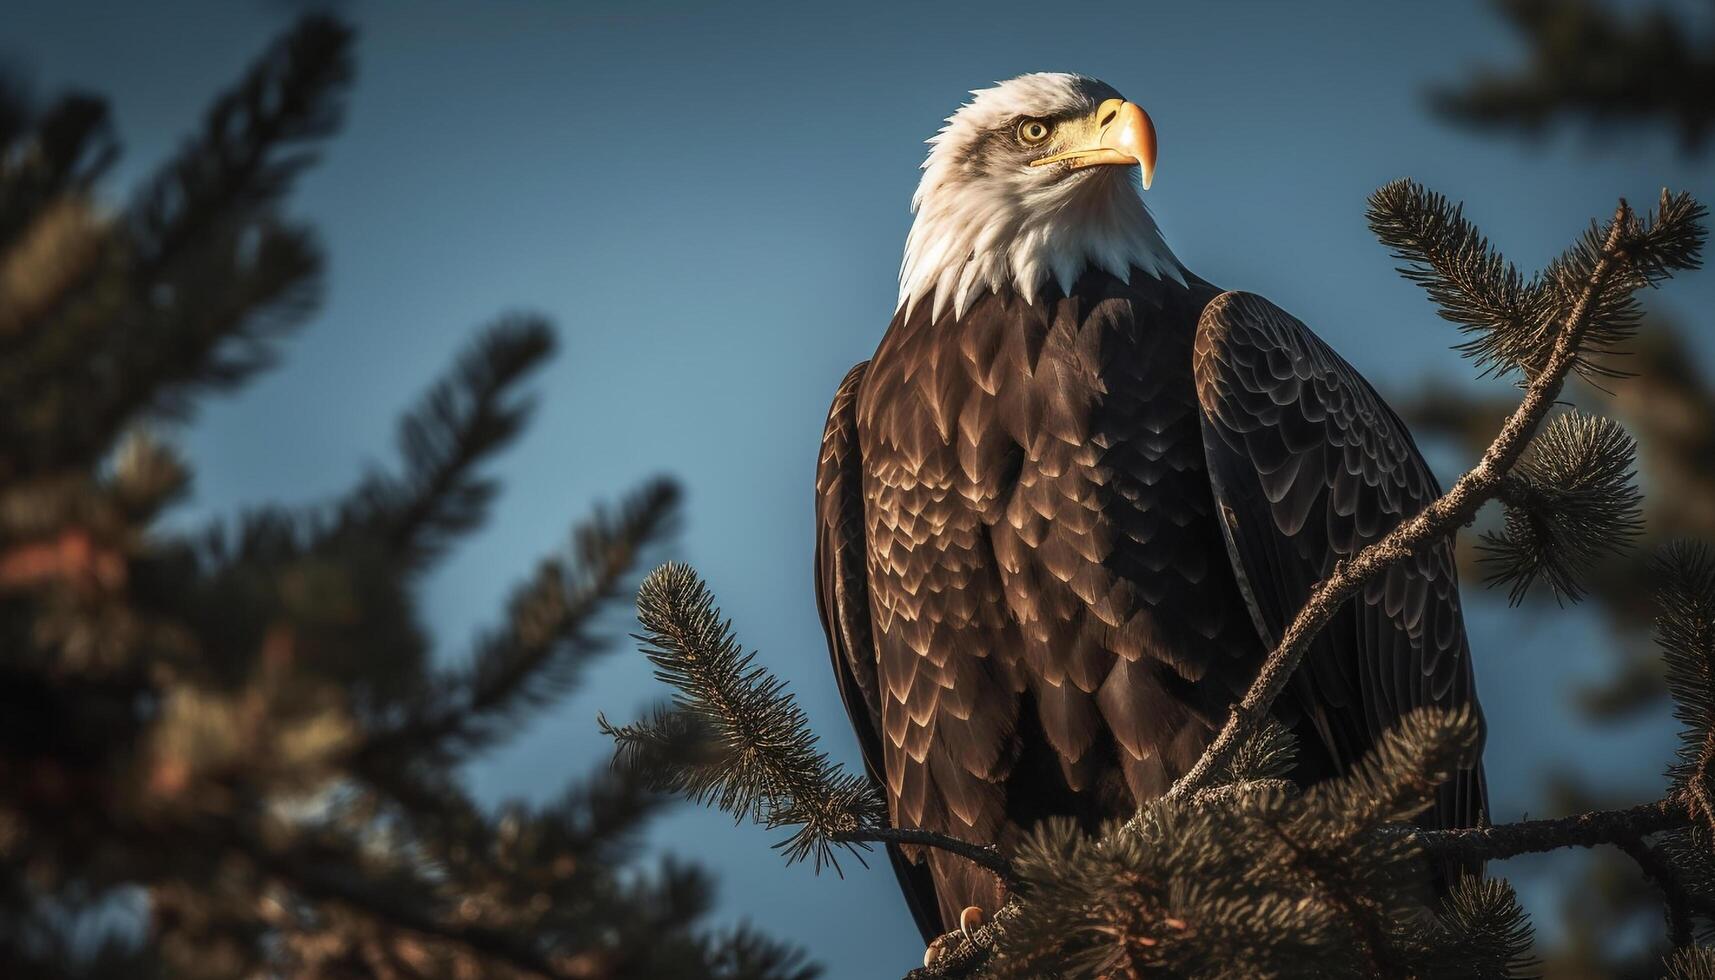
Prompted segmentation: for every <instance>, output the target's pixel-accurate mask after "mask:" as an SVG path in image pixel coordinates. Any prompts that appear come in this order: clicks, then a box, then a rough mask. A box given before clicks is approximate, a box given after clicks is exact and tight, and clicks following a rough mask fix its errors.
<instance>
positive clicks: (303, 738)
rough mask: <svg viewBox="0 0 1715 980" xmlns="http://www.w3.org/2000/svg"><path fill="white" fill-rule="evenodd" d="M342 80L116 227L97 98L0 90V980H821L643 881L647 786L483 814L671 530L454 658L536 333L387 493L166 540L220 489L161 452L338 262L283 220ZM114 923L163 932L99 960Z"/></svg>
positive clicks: (532, 581) (624, 526)
mask: <svg viewBox="0 0 1715 980" xmlns="http://www.w3.org/2000/svg"><path fill="white" fill-rule="evenodd" d="M350 49H351V31H350V29H349V28H348V27H347V26H345V25H344V24H342V23H340V22H338V21H336V20H333V19H329V18H326V17H307V18H305V19H303V20H302V21H300V22H299V23H298V25H297V26H296V27H294V28H293V29H292V30H291V31H289V32H288V33H287V34H286V35H285V36H284V37H282V38H281V39H280V40H279V41H278V42H277V43H276V44H275V45H273V46H272V47H271V48H270V49H269V50H268V51H267V52H266V53H265V54H264V55H263V56H262V57H261V58H260V60H259V61H258V62H257V63H256V64H255V66H254V67H253V68H252V69H251V70H250V71H249V72H248V73H247V74H246V75H245V76H244V77H243V79H242V80H240V81H239V83H238V84H237V85H236V86H235V87H234V88H233V89H232V90H230V91H229V92H227V93H226V94H224V95H222V96H221V97H220V98H218V99H217V100H216V101H215V102H214V104H213V106H212V107H211V108H210V109H209V111H208V113H207V115H206V117H205V119H204V122H203V125H202V128H201V130H200V131H199V132H198V133H197V134H195V135H194V136H193V137H192V138H191V139H189V140H188V141H187V142H186V143H185V144H184V146H183V148H182V149H181V150H180V151H179V153H178V154H177V156H176V157H174V158H173V159H172V160H171V161H170V162H169V163H168V164H167V165H166V166H165V167H164V168H163V169H162V170H161V171H160V172H159V174H158V175H157V176H155V177H154V178H153V179H152V180H150V181H148V182H147V183H146V184H145V185H144V186H143V188H142V189H141V191H140V192H139V193H138V194H137V195H136V196H135V198H134V199H133V201H132V202H131V204H130V205H129V206H128V207H125V208H123V209H121V210H118V211H111V210H108V209H105V208H103V207H102V206H101V205H100V204H98V203H97V202H96V199H95V191H96V187H97V183H98V181H99V180H100V179H101V178H102V175H103V173H104V171H105V170H106V169H107V168H108V165H109V164H111V163H112V161H113V160H114V159H115V157H116V155H117V153H118V145H117V143H116V141H115V139H114V137H113V134H112V131H111V128H110V125H109V120H108V117H107V112H106V108H105V106H104V104H103V102H102V101H101V100H100V99H97V98H94V97H90V96H85V95H73V96H69V97H66V98H63V99H60V100H59V101H57V102H55V103H53V104H51V105H48V106H46V107H39V106H37V105H35V104H33V103H32V102H31V101H30V100H29V99H28V98H26V97H25V96H24V95H22V94H21V91H20V90H19V88H18V87H17V86H15V85H10V84H0V651H3V652H0V976H6V977H31V978H34V977H50V978H51V977H79V976H89V977H125V978H138V977H149V976H173V977H191V978H194V977H210V978H213V977H235V976H270V977H275V976H278V977H422V978H454V977H459V978H464V977H475V976H483V977H514V976H516V977H527V976H528V977H536V976H543V977H568V978H573V977H575V978H662V977H685V978H730V980H740V978H756V980H764V978H781V980H788V978H793V980H798V978H808V977H810V976H812V975H813V974H814V972H815V971H814V970H812V969H810V968H808V967H806V966H805V965H804V962H803V959H802V957H801V955H800V954H799V953H797V952H796V951H794V950H791V949H788V948H785V947H781V946H779V945H776V944H774V943H772V942H770V941H768V940H765V939H763V938H761V937H759V936H758V935H756V934H754V933H752V932H749V931H747V930H743V929H740V930H737V931H729V932H724V933H715V932H711V931H710V930H708V929H705V928H703V927H702V926H700V925H699V920H700V918H701V917H702V916H703V915H704V913H705V912H706V911H707V910H708V908H709V903H710V894H711V892H710V886H709V882H708V880H707V879H706V878H705V877H704V876H703V875H702V874H701V873H700V872H699V871H697V870H696V869H695V868H691V867H687V866H684V865H678V864H673V863H668V864H665V865H664V866H662V867H661V868H660V869H658V870H656V871H654V872H645V871H642V870H639V869H637V868H635V867H634V866H632V865H631V864H630V863H629V862H630V858H631V857H632V856H633V855H634V854H635V851H636V846H637V843H638V840H637V835H638V832H639V830H640V829H641V827H642V826H643V824H644V823H645V821H646V820H647V819H648V818H649V817H650V816H651V815H652V814H653V813H655V812H656V810H657V809H658V806H659V803H658V800H657V798H656V797H654V796H652V795H650V794H649V792H648V791H647V790H646V789H645V787H644V785H643V780H642V778H641V776H640V774H639V773H638V772H637V771H636V770H635V769H630V768H616V769H612V770H607V769H604V770H602V771H600V772H598V773H596V774H595V775H592V776H590V777H588V778H586V779H584V780H582V781H580V782H577V783H574V784H573V785H572V786H570V787H569V788H568V789H567V790H566V792H565V793H564V795H563V796H562V797H561V798H560V799H559V800H558V801H557V802H554V803H552V804H549V805H546V806H540V807H525V806H508V807H505V808H503V809H502V810H501V811H500V812H499V813H491V812H488V811H485V810H484V809H483V808H482V807H480V806H478V805H477V804H476V803H475V802H474V801H473V800H472V799H470V797H469V796H468V795H467V794H466V792H465V791H464V790H463V788H462V787H461V786H460V783H459V780H458V778H457V776H456V773H457V769H458V767H459V766H461V765H463V764H464V763H465V762H466V761H468V760H469V759H471V758H473V757H474V756H476V755H477V754H478V753H480V752H482V751H483V750H485V749H489V748H492V747H493V746H495V745H497V744H498V743H500V742H501V741H503V740H504V739H505V738H506V737H507V735H508V734H510V733H511V732H512V731H514V730H515V729H516V728H517V727H518V725H519V724H521V723H522V722H523V721H524V720H525V719H526V717H527V716H528V715H529V714H530V712H531V711H532V710H533V709H536V708H539V707H541V706H543V705H545V704H547V703H549V702H550V701H551V700H552V699H554V698H555V697H557V696H559V695H560V694H562V693H564V692H565V691H566V690H567V688H568V687H569V686H571V685H572V684H573V683H575V682H576V679H577V674H578V672H579V670H580V668H582V667H583V666H584V665H585V664H587V663H588V662H589V661H590V659H591V658H592V657H594V656H596V655H597V654H598V653H600V652H601V651H602V650H604V649H605V648H606V646H607V644H606V643H605V642H604V641H603V640H602V639H601V638H600V637H599V636H598V634H597V633H596V632H595V629H594V626H595V624H596V622H597V620H598V617H600V616H601V615H603V614H605V613H607V612H609V611H610V610H613V609H614V608H616V606H617V604H616V602H615V600H616V599H617V598H618V597H620V596H622V595H624V594H625V593H627V592H628V591H629V588H630V583H631V581H632V575H633V569H634V568H635V566H636V565H637V564H638V562H639V560H640V558H641V556H643V555H644V554H646V553H647V552H648V551H649V550H650V549H651V548H652V547H653V546H655V545H657V544H658V543H659V542H661V541H662V539H663V538H664V536H665V535H666V534H667V533H668V532H669V530H670V528H671V526H672V524H673V519H674V514H675V509H676V499H677V490H676V488H675V487H674V485H673V484H672V483H670V482H668V481H665V480H659V481H655V482H652V483H649V484H647V485H645V486H642V487H640V488H638V489H636V490H635V491H633V492H631V493H630V494H628V495H627V496H626V497H625V498H624V500H623V501H622V502H621V503H620V505H619V506H617V507H615V508H614V509H612V510H611V511H601V512H598V513H597V514H595V515H594V516H593V517H591V518H590V519H589V520H587V521H585V522H584V523H583V524H581V525H580V526H579V527H578V528H577V529H576V530H575V532H574V533H573V535H572V539H571V543H570V546H569V547H568V548H567V549H566V551H565V553H563V554H561V555H559V556H557V557H554V558H550V559H548V560H546V561H544V562H543V563H542V564H541V565H540V567H539V568H538V569H537V571H536V572H535V574H534V575H533V576H532V577H530V578H529V579H528V580H527V581H526V582H525V583H524V584H523V585H522V586H520V587H519V588H518V590H517V591H516V593H515V594H514V597H513V599H512V601H511V603H510V605H509V607H508V608H507V610H506V611H505V613H504V615H503V616H502V617H501V618H500V622H499V624H498V625H496V626H495V627H493V628H492V629H490V630H489V631H488V632H487V633H486V634H484V635H483V636H482V637H481V638H480V639H479V641H478V643H477V645H476V649H475V650H474V652H473V653H472V654H471V656H470V658H469V661H468V663H466V664H465V665H463V666H458V667H453V668H441V667H437V666H435V665H434V664H433V663H431V661H430V656H429V650H430V643H429V640H428V638H427V637H426V636H425V635H424V630H423V625H422V622H421V617H420V614H419V610H418V607H417V591H416V589H417V585H418V583H419V581H420V580H421V577H422V575H423V573H424V571H425V570H426V569H428V568H429V567H431V566H432V565H433V564H434V563H435V562H436V561H437V560H439V559H440V558H441V557H442V556H444V555H445V553H446V552H447V550H448V549H449V548H450V547H451V546H452V545H453V544H454V543H455V542H456V541H457V540H458V539H459V537H460V536H461V535H463V534H465V533H466V532H468V531H470V530H471V529H472V528H474V527H476V526H477V525H478V524H479V523H480V522H481V521H482V519H483V517H484V515H485V513H486V511H487V509H488V506H489V504H490V502H491V500H492V498H493V495H494V491H495V485H494V483H493V481H492V480H491V479H490V478H489V477H488V476H487V475H485V473H484V464H485V462H486V461H487V460H488V458H489V457H490V456H492V455H493V453H494V452H495V451H496V450H498V449H500V448H501V447H503V446H504V445H506V444H507V443H508V442H509V441H510V440H511V439H512V437H513V436H514V435H515V434H516V433H517V432H518V430H519V428H520V427H521V426H522V425H523V423H524V422H525V420H526V418H527V416H528V414H529V407H530V402H529V400H528V399H527V398H525V397H523V396H521V395H520V394H519V392H518V388H519V384H520V382H521V381H523V380H524V379H525V377H526V376H527V375H529V374H530V372H531V371H532V370H533V369H534V368H535V367H536V366H537V365H539V364H540V363H541V362H542V361H543V360H544V358H546V357H547V356H549V354H550V353H551V351H552V348H553V337H552V334H551V333H550V331H549V329H548V327H547V325H546V324H545V323H544V322H543V321H542V320H541V319H539V318H537V317H533V316H522V315H519V316H509V317H503V318H501V319H500V320H498V321H497V322H496V323H495V324H493V325H492V326H490V327H489V328H487V329H486V330H485V331H484V332H483V333H482V334H481V335H480V336H479V337H478V339H477V340H476V342H475V343H473V344H472V345H471V347H470V348H469V349H468V350H467V352H466V353H465V354H464V355H463V357H462V358H461V359H460V360H459V362H458V363H457V364H456V365H455V366H454V368H453V370H452V371H451V372H450V373H449V374H448V375H447V376H446V377H445V378H443V379H442V380H441V381H440V382H438V383H437V384H435V385H434V386H433V387H431V388H430V389H429V391H428V392H427V394H426V395H425V396H424V397H423V399H422V400H421V402H420V403H419V404H418V405H417V406H416V407H415V408H414V409H413V410H411V411H410V412H409V413H408V414H407V415H406V416H405V418H404V420H403V422H402V423H401V425H400V429H399V440H398V441H399V451H400V455H401V457H402V460H401V463H400V464H399V466H398V468H397V469H396V470H395V471H390V472H374V473H371V474H369V475H368V476H366V477H365V478H364V479H362V480H361V481H360V482H359V483H358V484H357V485H356V487H355V488H354V489H353V490H352V491H351V492H350V493H349V494H348V495H346V496H345V497H344V498H343V499H340V500H337V501H332V502H330V503H328V504H326V505H325V506H321V507H315V508H311V509H308V510H286V509H282V508H278V507H264V508H261V509H258V510H255V511H253V512H250V513H248V514H246V515H244V516H243V517H242V518H241V519H239V520H238V521H237V522H236V523H235V524H234V525H233V526H223V527H216V528H212V529H210V530H208V531H206V532H204V533H200V534H189V535H187V534H178V533H169V532H166V531H164V530H162V529H161V528H160V527H159V524H158V518H159V517H160V516H161V514H162V513H163V512H164V511H165V510H166V509H167V508H169V507H170V506H171V505H172V504H173V503H174V502H175V501H177V500H179V499H180V498H181V497H182V495H183V494H184V493H185V491H186V489H187V488H188V486H189V485H190V480H191V475H190V469H189V467H188V466H187V464H186V463H185V462H184V461H183V460H181V459H180V458H179V457H178V456H176V455H175V454H174V453H173V452H172V450H171V449H170V448H169V447H167V446H166V445H164V444H162V443H161V442H160V441H158V440H157V439H156V438H155V437H153V436H151V435H150V431H149V421H150V420H151V419H155V418H160V417H163V416H183V415H184V414H185V413H187V412H189V411H190V410H191V409H192V408H194V407H195V405H196V402H197V398H198V396H199V395H200V394H202V393H204V392H207V391H210V390H213V389H218V388H230V387H232V386H235V385H238V384H241V383H243V382H244V381H246V380H247V379H249V378H250V377H252V376H253V375H254V374H255V373H256V372H257V371H258V370H260V369H262V368H264V367H266V366H267V365H268V364H270V363H271V362H272V361H273V359H274V357H275V356H276V354H277V352H278V344H279V341H280V339H281V338H282V337H283V336H284V335H285V334H286V333H287V332H288V331H289V330H290V329H291V328H292V327H294V326H295V325H297V324H298V323H301V322H302V321H303V320H304V318H305V317H306V316H307V315H308V314H309V313H310V312H311V311H312V310H313V309H314V307H315V301H316V298H317V294H318V291H319V286H320V282H321V278H320V272H321V267H322V256H321V253H320V252H319V250H318V249H317V246H316V243H315V238H314V236H313V234H312V233H311V231H310V230H309V229H308V228H305V227H303V226H302V225H300V224H297V223H295V222H294V221H292V220H290V219H289V218H287V217H286V216H285V215H284V214H283V213H282V211H281V207H280V206H281V204H282V202H283V200H284V198H285V197H286V195H287V193H288V191H289V190H290V189H291V187H292V184H293V180H294V178H295V177H296V176H297V175H298V174H299V172H301V171H302V170H303V169H304V168H305V167H306V166H308V165H309V164H310V163H311V162H312V161H313V160H314V156H315V152H316V150H317V148H318V147H319V145H320V143H321V142H322V141H323V140H325V139H326V138H327V137H328V136H329V135H331V134H332V133H333V132H334V130H335V129H336V128H337V125H338V122H339V117H340V107H341V100H342V96H343V94H344V92H345V90H346V88H347V86H348V85H349V83H350V80H351V77H352V62H351V51H350ZM92 909H93V910H96V911H97V912H99V911H102V910H105V911H107V912H108V913H113V912H115V911H125V910H129V911H132V912H136V913H137V914H138V916H140V917H141V918H142V919H144V920H146V921H145V922H144V923H143V925H142V926H141V928H140V930H139V932H140V934H138V935H131V936H124V935H121V936H116V937H112V938H107V939H105V940H102V939H100V937H99V934H97V936H96V937H95V938H91V931H90V929H89V928H88V926H89V924H90V923H89V913H90V910H92ZM109 917H111V916H109Z"/></svg>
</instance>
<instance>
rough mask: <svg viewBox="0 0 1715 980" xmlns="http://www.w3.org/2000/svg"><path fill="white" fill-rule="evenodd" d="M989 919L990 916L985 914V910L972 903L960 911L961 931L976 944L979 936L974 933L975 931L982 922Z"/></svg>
mask: <svg viewBox="0 0 1715 980" xmlns="http://www.w3.org/2000/svg"><path fill="white" fill-rule="evenodd" d="M987 921H988V916H987V915H986V914H984V912H983V910H982V909H981V908H980V907H978V906H975V905H972V906H970V907H969V908H967V909H965V910H964V911H963V912H960V913H959V932H961V933H963V934H964V937H965V938H966V939H968V940H970V941H971V942H972V943H973V944H974V943H975V942H976V941H977V937H976V936H975V935H973V933H975V932H976V931H977V930H978V929H979V928H981V927H982V924H983V923H984V922H987Z"/></svg>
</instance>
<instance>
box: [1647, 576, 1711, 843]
mask: <svg viewBox="0 0 1715 980" xmlns="http://www.w3.org/2000/svg"><path fill="white" fill-rule="evenodd" d="M1656 570H1657V574H1658V575H1659V576H1660V579H1661V582H1662V589H1661V592H1660V596H1659V601H1660V607H1661V612H1660V615H1658V616H1657V618H1656V629H1655V637H1656V644H1657V645H1658V646H1660V647H1661V650H1662V656H1663V659H1664V660H1665V661H1666V663H1667V687H1668V692H1669V693H1670V694H1671V695H1672V696H1673V712H1674V717H1675V718H1677V719H1678V720H1679V722H1680V725H1681V731H1680V745H1679V752H1678V758H1677V760H1676V761H1675V763H1674V764H1673V766H1671V767H1670V768H1669V769H1668V778H1669V779H1671V780H1672V781H1673V785H1674V786H1675V787H1676V788H1677V789H1678V790H1679V791H1680V792H1681V793H1683V794H1684V795H1685V797H1686V799H1687V800H1689V801H1690V803H1691V805H1692V810H1693V813H1694V815H1695V816H1696V818H1697V820H1698V822H1699V823H1700V824H1701V825H1702V827H1703V828H1704V829H1706V830H1710V831H1715V554H1712V553H1711V551H1710V549H1709V548H1708V547H1707V546H1704V545H1692V544H1689V543H1685V542H1678V543H1675V544H1673V545H1671V546H1669V547H1668V548H1667V550H1666V551H1665V552H1663V554H1662V556H1661V558H1660V559H1659V560H1658V562H1657V564H1656Z"/></svg>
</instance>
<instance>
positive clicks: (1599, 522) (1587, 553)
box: [1480, 411, 1643, 605]
mask: <svg viewBox="0 0 1715 980" xmlns="http://www.w3.org/2000/svg"><path fill="white" fill-rule="evenodd" d="M1636 467H1637V443H1636V442H1634V441H1633V440H1632V438H1631V436H1629V435H1627V434H1626V431H1625V430H1624V429H1622V428H1620V426H1619V425H1618V424H1616V423H1614V422H1612V421H1609V420H1608V419H1604V418H1601V417H1599V416H1591V415H1584V414H1581V413H1579V412H1576V411H1574V412H1567V413H1566V414H1564V415H1558V416H1555V417H1554V418H1553V419H1552V420H1551V421H1550V422H1549V423H1548V425H1546V426H1545V427H1544V428H1543V431H1542V434H1541V435H1539V436H1537V437H1536V439H1535V441H1533V442H1532V443H1531V446H1530V450H1529V451H1528V452H1527V453H1526V454H1525V455H1524V457H1523V458H1522V459H1520V460H1519V462H1518V465H1517V466H1516V467H1514V468H1513V472H1512V473H1510V474H1508V475H1507V477H1506V479H1504V480H1502V481H1501V487H1500V493H1499V496H1500V498H1501V499H1502V500H1503V501H1504V502H1505V503H1506V505H1507V515H1506V526H1505V529H1504V530H1501V531H1498V532H1489V533H1487V534H1485V535H1484V536H1483V540H1482V544H1481V545H1480V548H1481V550H1482V552H1483V557H1482V560H1483V561H1484V562H1486V563H1488V564H1489V565H1490V566H1491V568H1492V571H1491V573H1490V576H1489V579H1488V582H1487V583H1485V584H1488V585H1497V584H1499V585H1508V586H1509V589H1508V598H1509V599H1510V600H1511V602H1512V604H1513V605H1518V604H1519V603H1520V602H1521V601H1523V599H1524V597H1525V594H1526V593H1527V592H1528V591H1529V589H1530V586H1531V584H1532V583H1534V582H1535V581H1536V580H1537V578H1538V577H1541V578H1543V579H1546V580H1547V581H1548V584H1549V587H1550V588H1552V589H1553V590H1554V595H1555V597H1556V598H1564V599H1571V600H1572V601H1574V602H1577V601H1579V600H1580V599H1582V598H1583V597H1584V589H1583V587H1582V585H1580V583H1579V578H1580V576H1582V575H1583V574H1584V573H1585V572H1586V571H1587V570H1588V569H1590V568H1591V567H1592V566H1594V565H1595V564H1596V562H1598V561H1599V560H1600V559H1602V558H1603V557H1605V556H1608V555H1612V554H1615V553H1618V552H1619V551H1621V550H1623V549H1624V548H1626V547H1627V546H1628V545H1630V544H1631V542H1632V540H1633V539H1635V538H1636V537H1637V536H1638V535H1639V534H1640V533H1642V530H1643V494H1641V493H1639V492H1638V490H1637V488H1636V487H1635V486H1634V485H1633V481H1634V480H1635V479H1636Z"/></svg>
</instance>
